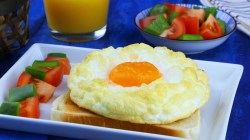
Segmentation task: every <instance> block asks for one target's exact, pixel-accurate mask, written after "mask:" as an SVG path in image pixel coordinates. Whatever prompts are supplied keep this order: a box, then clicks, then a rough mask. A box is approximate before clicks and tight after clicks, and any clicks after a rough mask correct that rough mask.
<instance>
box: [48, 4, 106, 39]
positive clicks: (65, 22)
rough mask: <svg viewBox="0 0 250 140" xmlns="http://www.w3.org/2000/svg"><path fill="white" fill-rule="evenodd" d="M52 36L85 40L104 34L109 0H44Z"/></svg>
mask: <svg viewBox="0 0 250 140" xmlns="http://www.w3.org/2000/svg"><path fill="white" fill-rule="evenodd" d="M43 2H44V7H45V13H46V18H47V22H48V26H49V28H50V33H51V35H52V37H54V38H56V39H58V40H61V41H67V42H84V41H91V40H96V39H99V38H101V37H102V36H104V34H105V32H106V23H107V15H108V7H109V0H43Z"/></svg>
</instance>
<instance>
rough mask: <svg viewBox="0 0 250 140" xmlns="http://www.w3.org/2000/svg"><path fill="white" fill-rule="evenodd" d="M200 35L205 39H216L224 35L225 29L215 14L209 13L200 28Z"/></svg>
mask: <svg viewBox="0 0 250 140" xmlns="http://www.w3.org/2000/svg"><path fill="white" fill-rule="evenodd" d="M200 35H202V36H203V38H204V39H214V38H218V37H221V36H222V35H223V29H222V28H221V26H220V25H219V23H218V21H217V20H216V19H215V18H214V16H213V15H211V14H210V15H209V16H208V18H207V20H206V21H205V22H204V23H203V24H202V26H201V28H200Z"/></svg>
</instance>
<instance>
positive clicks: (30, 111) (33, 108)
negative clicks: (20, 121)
mask: <svg viewBox="0 0 250 140" xmlns="http://www.w3.org/2000/svg"><path fill="white" fill-rule="evenodd" d="M20 104H21V108H20V116H22V117H29V118H39V117H40V108H39V100H38V96H34V97H30V98H27V99H25V100H23V101H21V102H20Z"/></svg>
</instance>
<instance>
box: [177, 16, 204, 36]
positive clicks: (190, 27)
mask: <svg viewBox="0 0 250 140" xmlns="http://www.w3.org/2000/svg"><path fill="white" fill-rule="evenodd" d="M181 18H182V20H183V21H184V24H185V28H186V34H199V32H200V26H199V19H198V17H181Z"/></svg>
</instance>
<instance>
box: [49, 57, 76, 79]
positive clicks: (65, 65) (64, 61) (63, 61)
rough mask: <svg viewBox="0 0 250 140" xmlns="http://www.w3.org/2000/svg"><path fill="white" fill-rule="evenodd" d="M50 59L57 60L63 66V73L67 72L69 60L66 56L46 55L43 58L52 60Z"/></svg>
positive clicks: (68, 70)
mask: <svg viewBox="0 0 250 140" xmlns="http://www.w3.org/2000/svg"><path fill="white" fill-rule="evenodd" d="M52 60H58V61H59V63H60V65H61V66H62V67H63V69H64V70H63V73H64V74H66V75H67V74H69V72H70V69H71V66H70V62H69V60H68V58H67V57H54V56H48V57H47V58H45V61H52Z"/></svg>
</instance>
